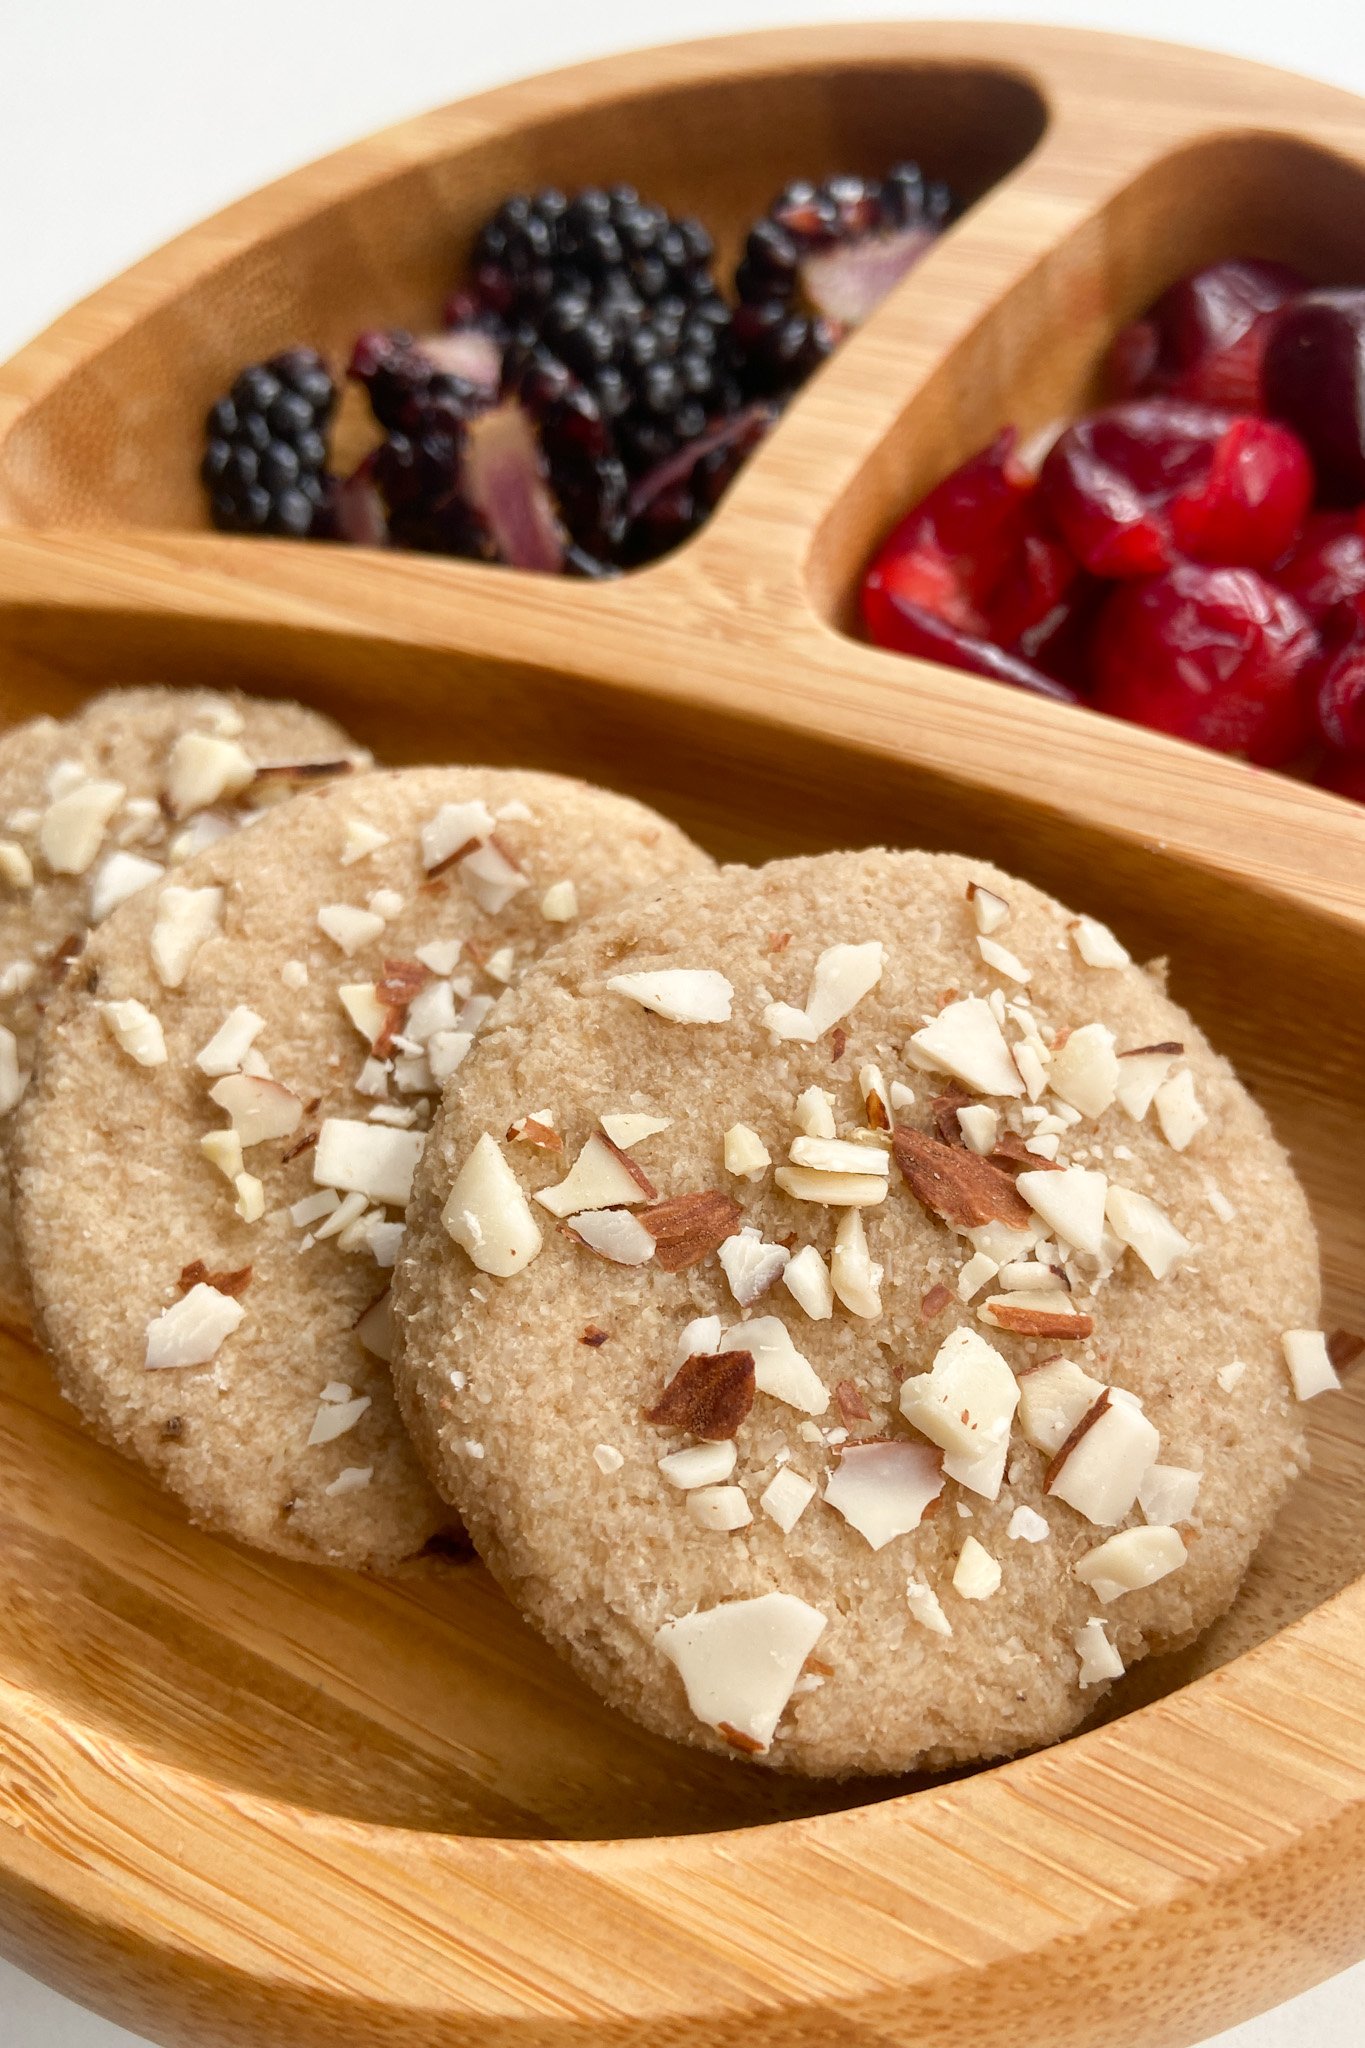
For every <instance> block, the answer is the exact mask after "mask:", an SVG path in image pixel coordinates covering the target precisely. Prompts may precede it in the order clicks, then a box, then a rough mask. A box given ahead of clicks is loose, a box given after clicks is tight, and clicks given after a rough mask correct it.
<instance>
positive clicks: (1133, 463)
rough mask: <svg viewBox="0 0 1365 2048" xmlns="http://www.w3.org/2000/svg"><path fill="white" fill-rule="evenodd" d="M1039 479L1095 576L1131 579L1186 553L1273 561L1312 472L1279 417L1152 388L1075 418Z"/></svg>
mask: <svg viewBox="0 0 1365 2048" xmlns="http://www.w3.org/2000/svg"><path fill="white" fill-rule="evenodd" d="M1040 487H1041V491H1042V496H1043V500H1044V503H1045V504H1046V506H1047V509H1048V511H1049V512H1050V514H1051V516H1052V518H1053V519H1054V520H1055V521H1056V524H1057V527H1058V529H1059V531H1060V532H1061V534H1062V536H1063V538H1064V539H1065V540H1066V542H1067V544H1068V545H1069V547H1070V548H1071V550H1072V552H1073V553H1074V554H1075V555H1076V556H1077V558H1078V559H1079V560H1080V561H1081V562H1082V563H1083V564H1084V566H1085V567H1086V568H1087V569H1088V570H1090V572H1091V573H1092V575H1096V576H1109V577H1115V578H1126V577H1132V576H1153V575H1157V574H1158V573H1159V572H1160V571H1161V570H1162V569H1165V568H1168V567H1169V566H1170V565H1171V564H1172V563H1173V562H1175V561H1177V560H1178V559H1179V558H1180V557H1182V556H1185V557H1189V558H1190V559H1192V560H1196V561H1204V562H1210V563H1228V564H1233V565H1249V566H1251V567H1269V566H1270V564H1271V563H1272V562H1274V561H1276V560H1277V559H1278V558H1279V557H1280V556H1281V555H1283V554H1284V553H1285V552H1286V551H1287V550H1288V549H1289V548H1291V547H1292V546H1293V544H1294V542H1295V540H1296V539H1297V537H1298V535H1299V532H1300V530H1301V528H1302V525H1303V521H1304V518H1305V515H1306V513H1307V511H1308V506H1309V503H1310V501H1311V498H1312V492H1313V473H1312V467H1311V465H1310V463H1309V461H1308V458H1307V455H1306V454H1305V452H1304V450H1303V448H1302V446H1301V445H1300V443H1299V442H1298V440H1297V439H1296V437H1295V436H1294V435H1293V434H1292V433H1290V432H1288V431H1287V430H1286V429H1285V428H1283V427H1281V426H1278V425H1276V424H1275V423H1273V422H1271V421H1267V420H1261V419H1257V418H1255V417H1253V416H1251V415H1237V414H1232V413H1225V412H1219V411H1216V410H1215V409H1214V408H1212V407H1209V406H1202V405H1191V404H1185V403H1181V402H1178V401H1176V400H1174V399H1167V398H1148V399H1131V400H1129V401H1128V402H1127V403H1125V404H1123V405H1113V406H1107V407H1105V408H1104V409H1103V410H1102V411H1100V412H1094V413H1088V414H1086V415H1085V416H1084V417H1083V418H1082V419H1079V420H1076V421H1075V422H1074V423H1073V424H1072V425H1071V426H1070V427H1068V428H1067V429H1066V431H1065V432H1064V433H1063V434H1062V435H1061V436H1060V437H1059V439H1058V440H1057V442H1056V444H1055V445H1054V447H1053V448H1052V450H1051V452H1050V453H1049V455H1048V457H1047V460H1046V462H1045V463H1044V465H1043V470H1042V477H1041V485H1040Z"/></svg>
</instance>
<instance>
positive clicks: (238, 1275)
mask: <svg viewBox="0 0 1365 2048" xmlns="http://www.w3.org/2000/svg"><path fill="white" fill-rule="evenodd" d="M201 1281H202V1282H203V1284H204V1286H205V1287H213V1288H216V1289H217V1291H218V1293H219V1294H230V1295H232V1296H233V1298H234V1299H235V1298H236V1297H237V1296H238V1295H239V1294H242V1293H244V1292H245V1291H246V1289H247V1288H248V1287H249V1286H250V1285H251V1268H250V1266H238V1267H237V1268H236V1269H235V1271H233V1272H231V1273H211V1272H210V1271H209V1269H208V1267H207V1266H206V1265H205V1264H204V1261H203V1260H202V1259H191V1260H190V1263H189V1264H188V1266H182V1267H181V1269H180V1280H179V1287H180V1292H181V1293H182V1294H188V1293H189V1291H190V1289H191V1287H197V1286H198V1285H199V1284H200V1282H201Z"/></svg>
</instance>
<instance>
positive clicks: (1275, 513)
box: [1171, 419, 1313, 569]
mask: <svg viewBox="0 0 1365 2048" xmlns="http://www.w3.org/2000/svg"><path fill="white" fill-rule="evenodd" d="M1312 499H1313V465H1312V464H1311V462H1310V461H1309V460H1308V455H1307V451H1306V450H1305V448H1304V446H1303V443H1302V442H1301V441H1300V440H1299V439H1298V438H1297V436H1296V435H1294V434H1291V433H1290V432H1289V430H1288V428H1287V427H1282V426H1279V425H1278V424H1277V423H1276V422H1275V421H1274V420H1260V419H1235V420H1234V421H1233V422H1232V424H1231V425H1230V426H1229V428H1228V430H1227V432H1226V433H1225V434H1224V435H1223V436H1222V438H1221V440H1220V441H1219V442H1218V443H1217V445H1216V447H1215V448H1214V450H1213V460H1212V463H1211V465H1210V467H1209V474H1208V477H1207V479H1206V481H1205V483H1204V485H1203V487H1202V488H1201V489H1200V490H1199V491H1197V492H1189V493H1187V494H1185V495H1183V496H1181V497H1178V498H1177V499H1176V500H1175V501H1174V503H1173V504H1172V506H1171V532H1172V535H1173V536H1174V539H1175V542H1176V545H1177V547H1178V548H1179V549H1180V551H1181V553H1182V554H1186V555H1189V556H1190V557H1191V559H1192V560H1194V561H1196V562H1212V563H1226V564H1228V565H1229V566H1230V567H1233V568H1241V567H1245V568H1250V569H1268V568H1269V567H1270V566H1271V564H1272V563H1273V562H1277V561H1278V560H1279V559H1280V557H1281V555H1283V553H1284V551H1285V549H1286V548H1288V547H1292V546H1293V545H1294V542H1295V540H1296V539H1297V538H1298V535H1299V534H1300V532H1301V531H1302V528H1303V522H1304V519H1305V518H1306V517H1307V513H1308V508H1309V505H1310V504H1311V503H1312Z"/></svg>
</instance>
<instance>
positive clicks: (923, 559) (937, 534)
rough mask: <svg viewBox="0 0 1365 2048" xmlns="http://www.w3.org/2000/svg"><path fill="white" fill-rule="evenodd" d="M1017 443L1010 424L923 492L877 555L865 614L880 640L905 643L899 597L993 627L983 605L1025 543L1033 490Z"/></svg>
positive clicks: (964, 626)
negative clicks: (894, 603)
mask: <svg viewBox="0 0 1365 2048" xmlns="http://www.w3.org/2000/svg"><path fill="white" fill-rule="evenodd" d="M1014 442H1015V434H1014V429H1013V428H1012V427H1007V428H1006V429H1005V431H1004V432H1003V433H1002V434H1000V435H998V436H997V438H996V439H995V440H994V441H993V442H992V443H991V445H990V447H989V448H985V449H983V450H982V452H981V453H980V454H979V455H975V456H973V457H972V458H971V460H970V461H968V462H964V463H963V464H962V466H961V468H959V469H955V470H954V471H953V472H952V474H951V475H950V476H946V477H945V478H944V479H943V482H942V483H940V484H937V485H935V487H934V489H933V490H932V491H930V492H929V494H928V496H927V497H924V498H921V499H920V501H919V503H918V504H917V505H916V506H915V507H914V508H913V510H911V511H910V512H908V513H907V514H906V516H905V517H904V519H902V520H901V521H900V524H899V525H898V526H895V527H893V528H892V530H891V532H890V533H889V534H888V535H887V537H886V539H885V540H884V541H883V543H882V545H881V547H880V548H879V549H878V550H877V553H876V554H875V555H874V556H873V558H872V562H871V564H870V566H869V568H868V570H867V572H866V574H865V576H864V578H863V593H862V596H863V619H864V622H865V624H866V626H867V630H868V633H869V634H870V635H871V637H872V639H873V640H875V641H876V642H877V643H878V645H879V646H883V647H895V646H898V645H899V641H898V639H897V637H896V634H897V628H896V625H895V622H894V613H893V610H892V609H891V607H890V604H889V600H890V599H891V598H892V597H893V596H894V597H898V598H900V599H902V600H903V601H904V602H906V603H908V604H914V605H922V606H923V607H925V609H926V610H928V611H931V612H934V613H936V614H937V616H938V617H939V618H942V619H946V620H948V621H949V623H950V624H952V625H955V626H957V627H959V628H960V629H961V630H962V631H964V632H967V633H973V634H981V635H984V634H985V633H986V632H987V631H988V628H987V624H986V619H985V616H984V609H983V608H984V605H985V602H986V599H987V597H988V595H989V593H990V591H991V589H992V588H993V587H994V585H995V584H996V583H997V582H999V580H1000V578H1001V576H1002V575H1003V573H1004V571H1005V569H1006V568H1007V566H1008V565H1009V564H1010V563H1011V562H1012V561H1013V559H1014V557H1015V555H1016V552H1017V550H1018V548H1019V545H1020V542H1021V540H1022V538H1023V534H1024V531H1025V524H1026V516H1027V507H1028V502H1029V498H1030V495H1031V493H1032V490H1033V480H1032V478H1031V477H1030V475H1029V473H1028V471H1027V470H1026V469H1025V468H1024V467H1023V465H1022V464H1021V463H1020V462H1019V461H1018V460H1017V459H1016V457H1015V454H1014ZM909 651H911V652H913V651H915V650H909Z"/></svg>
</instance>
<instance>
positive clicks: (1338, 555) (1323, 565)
mask: <svg viewBox="0 0 1365 2048" xmlns="http://www.w3.org/2000/svg"><path fill="white" fill-rule="evenodd" d="M1275 581H1276V582H1277V583H1278V584H1279V586H1280V588H1281V590H1287V591H1288V592H1289V594H1290V596H1291V597H1295V598H1297V599H1298V601H1299V603H1300V604H1301V605H1302V606H1303V608H1304V610H1305V611H1306V612H1307V613H1308V616H1309V617H1310V618H1311V619H1315V620H1321V619H1324V618H1325V617H1326V616H1327V614H1328V613H1329V612H1331V611H1334V610H1335V609H1336V607H1337V606H1338V605H1341V604H1348V603H1349V602H1350V601H1351V599H1352V598H1355V597H1360V596H1361V595H1363V594H1365V510H1360V511H1355V512H1314V513H1313V514H1312V515H1311V516H1310V518H1309V520H1308V523H1307V525H1306V526H1305V527H1304V530H1303V534H1302V537H1301V538H1300V540H1299V543H1298V545H1297V547H1295V549H1294V551H1293V553H1292V554H1291V555H1290V557H1289V559H1288V561H1285V562H1281V563H1279V564H1278V566H1277V567H1276V569H1275Z"/></svg>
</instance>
